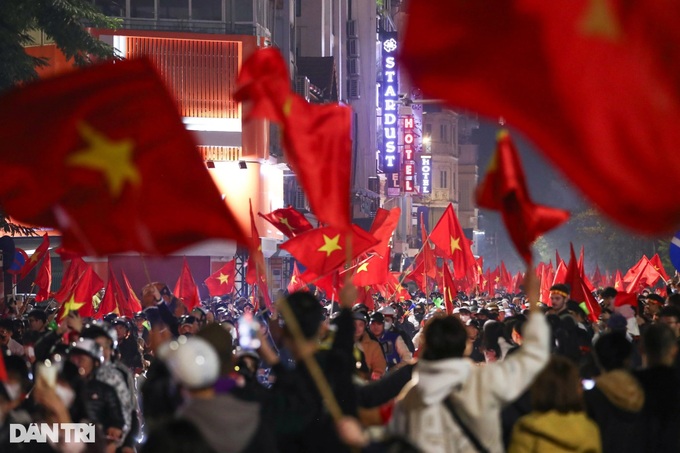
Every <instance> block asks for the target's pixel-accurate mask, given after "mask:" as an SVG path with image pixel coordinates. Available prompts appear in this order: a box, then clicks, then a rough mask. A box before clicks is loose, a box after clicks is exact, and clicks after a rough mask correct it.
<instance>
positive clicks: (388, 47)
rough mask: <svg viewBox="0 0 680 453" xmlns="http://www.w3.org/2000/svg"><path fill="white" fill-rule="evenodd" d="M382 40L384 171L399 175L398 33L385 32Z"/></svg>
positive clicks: (381, 90)
mask: <svg viewBox="0 0 680 453" xmlns="http://www.w3.org/2000/svg"><path fill="white" fill-rule="evenodd" d="M381 38H382V75H383V76H382V84H381V86H380V107H381V110H382V115H383V116H382V127H383V143H382V149H381V150H380V151H381V153H380V156H381V164H382V171H383V172H384V173H388V174H389V173H399V172H400V170H401V167H400V165H399V164H400V162H399V150H398V147H397V128H398V125H397V118H398V104H397V100H398V99H399V96H398V95H397V89H398V77H397V33H396V32H383V33H382V34H381Z"/></svg>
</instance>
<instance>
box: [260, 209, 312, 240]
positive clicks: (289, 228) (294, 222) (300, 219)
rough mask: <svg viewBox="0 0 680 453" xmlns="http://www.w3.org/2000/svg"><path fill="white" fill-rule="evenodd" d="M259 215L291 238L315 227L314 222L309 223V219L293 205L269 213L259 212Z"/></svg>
mask: <svg viewBox="0 0 680 453" xmlns="http://www.w3.org/2000/svg"><path fill="white" fill-rule="evenodd" d="M257 215H259V216H260V217H262V218H263V219H265V220H266V221H267V222H269V223H271V224H272V225H274V227H275V228H276V229H277V230H279V231H280V232H282V233H283V234H285V235H286V236H288V237H289V238H293V237H295V236H296V235H298V234H300V233H304V232H305V231H309V230H311V229H313V228H314V227H313V226H312V224H311V223H309V220H307V219H306V218H305V216H304V215H303V214H302V213H301V212H300V211H297V210H295V208H293V207H292V206H288V207H287V208H282V209H276V210H275V211H272V212H270V213H269V214H262V213H261V212H258V214H257Z"/></svg>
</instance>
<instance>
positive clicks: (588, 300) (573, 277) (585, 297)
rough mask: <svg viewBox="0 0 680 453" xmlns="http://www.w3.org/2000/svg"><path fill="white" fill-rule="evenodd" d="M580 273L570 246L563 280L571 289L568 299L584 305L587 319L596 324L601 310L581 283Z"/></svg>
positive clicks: (580, 270) (582, 282)
mask: <svg viewBox="0 0 680 453" xmlns="http://www.w3.org/2000/svg"><path fill="white" fill-rule="evenodd" d="M582 272H583V271H582V269H580V267H579V265H578V260H577V259H576V253H574V246H573V245H570V259H569V267H568V269H567V275H566V278H565V283H566V284H568V285H569V287H570V288H571V292H570V293H569V298H570V299H573V300H575V301H576V302H578V303H579V304H581V303H585V304H586V307H588V312H589V313H588V318H590V320H591V321H593V322H597V319H598V318H599V316H600V312H601V311H602V310H601V308H600V304H598V303H597V300H595V296H593V293H591V292H590V290H588V287H587V286H586V284H585V282H584V281H583V277H582Z"/></svg>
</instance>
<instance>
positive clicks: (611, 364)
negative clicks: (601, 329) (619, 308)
mask: <svg viewBox="0 0 680 453" xmlns="http://www.w3.org/2000/svg"><path fill="white" fill-rule="evenodd" d="M593 352H594V353H595V360H597V363H598V364H599V365H600V367H601V368H602V369H603V370H605V371H611V370H616V369H620V368H628V363H629V360H630V355H631V354H632V353H633V345H632V343H631V342H630V341H628V338H626V331H625V330H623V331H612V332H607V333H605V334H602V336H601V337H600V338H599V339H598V340H597V342H596V343H595V345H594V349H593Z"/></svg>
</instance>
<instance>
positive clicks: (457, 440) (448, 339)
mask: <svg viewBox="0 0 680 453" xmlns="http://www.w3.org/2000/svg"><path fill="white" fill-rule="evenodd" d="M527 274H528V282H527V284H528V286H529V287H530V288H531V293H530V295H531V296H532V304H533V307H532V312H531V315H530V316H529V321H528V322H527V325H526V328H525V337H524V344H523V346H522V348H521V350H520V351H518V352H516V353H515V354H513V355H512V356H511V357H508V359H507V360H504V361H502V362H497V363H493V364H489V365H486V366H483V367H476V366H474V365H473V363H472V362H470V361H469V360H467V359H465V358H464V354H465V349H466V346H467V344H468V343H467V337H468V336H467V331H466V329H465V326H463V324H462V323H461V322H460V320H459V319H457V318H455V317H453V316H446V317H435V318H433V319H432V320H431V321H430V322H429V323H427V324H426V326H425V344H424V351H423V353H422V355H421V357H420V360H419V362H418V364H417V365H416V367H415V371H414V378H413V379H412V380H411V382H410V383H409V384H408V385H407V386H406V388H405V389H404V391H403V393H402V395H401V396H400V398H399V400H398V402H397V404H396V406H395V408H394V413H393V417H392V421H391V422H390V431H391V432H394V433H401V434H404V435H406V436H407V437H408V438H409V439H410V440H411V441H412V442H413V443H414V444H415V445H416V446H417V447H418V448H420V449H421V450H422V451H423V452H457V451H474V449H475V448H476V449H477V450H478V451H481V450H486V451H489V452H492V453H497V452H501V451H503V442H502V439H501V426H500V408H501V406H502V405H503V404H507V403H509V402H510V401H512V400H514V399H515V398H517V397H518V396H519V395H520V394H521V393H522V392H523V391H524V389H526V388H527V387H528V386H529V385H530V384H531V382H532V381H533V379H534V377H535V376H536V375H537V374H538V373H539V372H540V371H541V369H542V368H543V366H544V365H545V363H546V362H547V361H548V358H549V352H550V349H549V345H548V340H549V330H548V325H547V323H546V321H545V317H544V316H543V314H542V313H541V312H540V311H539V310H538V309H537V308H536V305H535V304H536V303H537V300H538V281H537V279H536V277H535V276H534V275H532V274H533V272H528V273H527ZM509 383H512V385H509Z"/></svg>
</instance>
